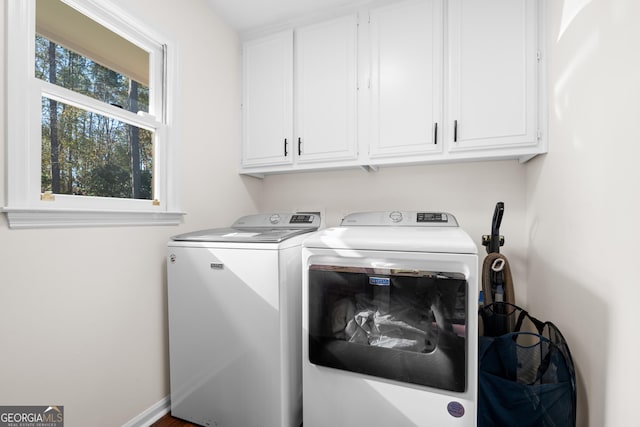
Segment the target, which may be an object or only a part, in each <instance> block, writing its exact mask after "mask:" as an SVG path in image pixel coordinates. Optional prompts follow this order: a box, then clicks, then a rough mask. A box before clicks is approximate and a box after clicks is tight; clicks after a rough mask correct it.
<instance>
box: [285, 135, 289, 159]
mask: <svg viewBox="0 0 640 427" xmlns="http://www.w3.org/2000/svg"><path fill="white" fill-rule="evenodd" d="M287 144H288V142H287V138H285V139H284V156H285V157H287V155H288V154H289V152H288V151H287Z"/></svg>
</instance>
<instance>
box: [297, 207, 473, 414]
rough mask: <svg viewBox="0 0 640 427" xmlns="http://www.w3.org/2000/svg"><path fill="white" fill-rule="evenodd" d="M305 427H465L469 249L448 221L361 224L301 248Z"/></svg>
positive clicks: (371, 218) (387, 218)
mask: <svg viewBox="0 0 640 427" xmlns="http://www.w3.org/2000/svg"><path fill="white" fill-rule="evenodd" d="M302 262H303V304H302V307H303V315H302V320H303V328H302V329H303V351H302V353H303V358H302V370H303V407H304V426H305V427H326V426H331V427H354V426H367V427H388V426H393V427H416V426H424V427H427V426H429V427H433V426H437V427H449V426H451V427H453V426H456V427H472V426H474V427H475V426H476V402H477V399H476V396H477V295H478V275H477V271H478V255H477V247H476V245H475V244H474V242H473V241H472V239H471V238H470V237H469V235H468V234H467V233H465V232H464V231H463V230H462V229H460V228H459V227H458V223H457V221H456V219H455V218H454V216H453V215H451V214H448V213H440V212H436V213H434V212H398V211H395V212H365V213H356V214H351V215H348V216H347V217H345V218H344V219H343V220H342V223H341V226H339V227H334V228H328V229H325V230H322V231H319V232H318V233H316V234H314V235H313V236H311V237H309V238H308V239H307V240H305V242H304V244H303V251H302Z"/></svg>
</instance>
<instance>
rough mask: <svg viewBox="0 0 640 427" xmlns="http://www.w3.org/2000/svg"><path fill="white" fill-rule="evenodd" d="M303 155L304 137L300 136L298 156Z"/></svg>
mask: <svg viewBox="0 0 640 427" xmlns="http://www.w3.org/2000/svg"><path fill="white" fill-rule="evenodd" d="M301 155H302V138H298V156H301Z"/></svg>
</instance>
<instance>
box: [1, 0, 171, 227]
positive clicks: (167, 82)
mask: <svg viewBox="0 0 640 427" xmlns="http://www.w3.org/2000/svg"><path fill="white" fill-rule="evenodd" d="M6 1H7V9H6V10H7V16H6V19H7V22H6V28H7V33H6V36H7V55H6V58H7V59H6V60H7V77H6V78H7V85H6V88H7V98H6V102H7V105H6V111H7V123H6V127H7V134H6V145H7V150H6V153H7V158H6V161H7V165H6V166H7V175H6V178H7V187H6V188H7V196H6V206H5V207H3V208H2V211H4V212H5V213H6V214H7V218H8V221H9V226H10V227H11V228H44V227H82V226H120V225H176V224H179V223H180V222H182V217H183V215H184V212H181V211H180V209H179V208H178V200H177V195H176V182H175V181H176V178H177V174H176V171H175V166H176V164H177V162H176V157H177V155H178V153H177V147H176V138H175V137H174V134H175V123H174V120H173V114H172V111H173V108H172V105H173V102H175V90H174V85H175V82H176V71H177V68H176V59H175V57H176V52H175V50H176V49H175V46H174V45H173V44H172V43H170V42H169V41H168V40H167V39H166V38H164V37H161V36H159V35H158V34H156V33H155V32H154V31H152V30H150V29H149V28H148V27H146V26H145V25H144V24H142V23H140V22H138V21H136V20H135V19H133V18H132V17H131V16H129V15H128V14H127V13H125V12H124V11H123V10H121V9H119V8H118V7H116V6H115V5H113V4H111V3H110V2H108V0H61V1H63V2H64V3H66V4H67V5H69V6H71V7H73V8H75V9H77V10H78V11H80V12H82V13H83V14H84V15H86V16H88V17H90V18H91V19H93V20H94V21H96V22H98V23H100V24H102V25H103V26H105V27H107V28H108V29H110V30H111V31H114V32H115V33H117V34H119V35H120V36H122V37H124V38H126V39H128V40H129V41H131V42H132V43H134V44H136V45H138V46H140V47H141V48H143V49H144V50H146V51H147V52H149V55H150V61H149V62H150V67H149V69H150V76H149V81H150V83H149V87H150V88H153V87H154V85H161V86H160V88H161V89H162V90H155V91H154V90H153V89H152V90H151V93H152V94H151V99H150V101H149V113H148V114H143V113H141V114H135V113H132V112H129V111H126V110H123V109H121V108H118V107H114V106H110V105H108V104H105V103H102V102H99V101H95V100H93V99H90V98H88V97H85V96H84V95H81V94H78V93H76V92H73V91H70V90H67V89H64V88H61V87H59V86H56V85H53V84H50V83H48V82H45V81H42V80H40V79H37V78H36V77H35V72H34V67H35V62H34V61H35V42H34V38H35V12H36V2H35V0H6ZM8 58H10V59H8ZM163 75H164V77H163ZM43 95H44V96H46V97H48V98H52V99H56V100H58V101H61V102H64V103H66V104H70V105H74V106H78V105H81V108H83V109H85V110H87V109H88V110H90V111H94V112H96V113H99V114H102V115H106V116H108V117H112V118H115V119H117V120H120V121H122V122H125V123H128V124H133V125H135V126H138V127H140V128H144V129H148V130H151V131H153V132H154V136H155V143H154V165H153V168H154V169H153V179H154V182H153V185H154V197H155V199H154V200H136V199H119V198H109V197H87V196H72V195H62V194H55V195H53V197H51V195H48V194H42V193H41V182H40V181H41V176H40V166H41V151H42V141H41V105H42V96H43ZM154 96H155V97H154Z"/></svg>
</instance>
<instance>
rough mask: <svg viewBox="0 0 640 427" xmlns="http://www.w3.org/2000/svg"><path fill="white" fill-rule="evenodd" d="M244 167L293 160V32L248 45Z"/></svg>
mask: <svg viewBox="0 0 640 427" xmlns="http://www.w3.org/2000/svg"><path fill="white" fill-rule="evenodd" d="M243 60H244V62H243V71H244V78H243V86H244V90H243V108H242V112H243V141H242V166H243V167H251V166H265V165H285V164H290V163H292V161H293V150H294V145H295V144H294V141H293V31H285V32H281V33H278V34H275V35H272V36H269V37H265V38H262V39H259V40H253V41H250V42H247V43H245V44H244V52H243Z"/></svg>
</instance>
